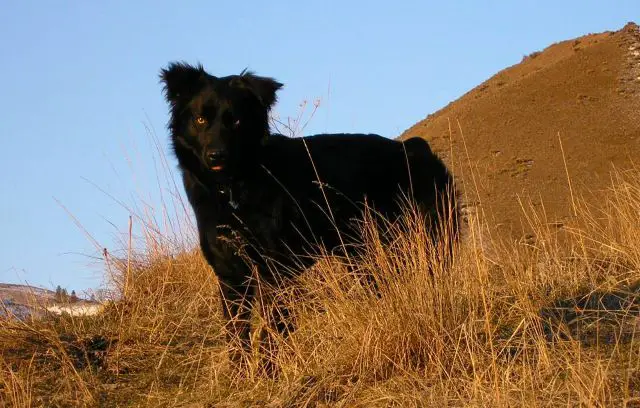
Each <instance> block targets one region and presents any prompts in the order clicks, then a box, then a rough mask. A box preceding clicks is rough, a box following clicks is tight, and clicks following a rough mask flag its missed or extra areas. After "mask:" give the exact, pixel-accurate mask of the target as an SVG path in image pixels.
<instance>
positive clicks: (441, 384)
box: [0, 171, 640, 407]
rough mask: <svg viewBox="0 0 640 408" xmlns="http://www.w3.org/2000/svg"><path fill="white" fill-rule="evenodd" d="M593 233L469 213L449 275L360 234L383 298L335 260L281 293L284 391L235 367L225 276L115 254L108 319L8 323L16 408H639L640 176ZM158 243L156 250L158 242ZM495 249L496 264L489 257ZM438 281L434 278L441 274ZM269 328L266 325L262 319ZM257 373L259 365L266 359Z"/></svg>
mask: <svg viewBox="0 0 640 408" xmlns="http://www.w3.org/2000/svg"><path fill="white" fill-rule="evenodd" d="M605 207H606V209H607V210H606V211H605V212H593V211H590V210H589V206H587V205H586V204H585V205H582V204H581V201H579V200H576V211H577V213H578V214H579V217H581V219H582V220H583V221H584V223H583V225H587V227H586V228H584V229H563V230H561V231H558V230H551V229H549V228H548V227H546V226H545V225H546V224H545V223H544V214H542V213H540V212H534V211H532V210H530V209H528V208H526V206H524V207H523V208H525V209H524V212H523V214H525V215H526V216H527V219H529V220H530V223H531V227H532V229H533V230H535V231H536V233H535V236H532V237H530V239H529V240H527V241H521V242H516V241H513V242H509V241H500V240H499V239H498V238H492V237H491V235H489V234H487V233H486V232H485V233H481V232H483V231H486V230H487V225H486V224H484V223H483V220H482V218H481V217H476V216H473V217H471V218H470V219H469V225H468V231H467V237H466V238H465V240H464V242H463V243H462V244H461V245H460V247H459V248H457V256H456V261H455V263H454V264H453V265H452V266H451V268H449V269H447V270H443V269H442V268H439V267H438V265H437V264H436V265H435V267H433V265H434V262H436V261H434V259H433V256H432V252H431V250H430V248H429V246H428V244H427V242H428V240H427V239H426V235H425V232H424V231H423V230H421V229H420V227H418V223H416V222H415V219H413V218H412V217H411V215H408V216H407V218H406V222H405V223H404V225H403V226H402V227H401V228H398V229H395V230H394V231H393V235H394V236H393V238H394V240H393V245H391V246H390V247H383V246H382V245H381V244H380V240H379V239H378V237H377V236H376V235H375V233H374V232H373V231H372V229H371V228H370V223H364V224H363V234H364V236H365V237H366V238H367V245H366V248H365V249H364V252H363V255H364V258H363V261H361V264H360V266H361V267H362V268H363V269H364V270H368V271H372V272H375V274H376V276H377V278H378V279H379V280H380V281H381V283H382V285H381V287H382V288H383V293H382V296H381V298H377V297H376V296H374V295H373V294H372V293H370V292H369V291H368V290H367V289H365V288H364V287H362V286H361V285H360V284H359V283H358V280H357V279H355V278H354V277H353V276H351V275H349V274H347V273H346V271H345V269H344V267H343V264H344V262H346V260H341V259H330V258H323V259H321V260H320V263H319V266H318V267H317V268H315V269H314V270H312V271H310V272H309V273H308V274H306V275H304V276H303V277H302V278H301V279H300V280H299V281H298V282H297V283H296V285H295V287H294V290H287V291H285V292H284V294H285V296H287V299H288V301H289V302H290V304H291V307H292V309H293V311H294V318H295V319H296V323H297V325H298V327H299V329H298V330H297V331H296V332H295V333H294V335H293V336H292V337H291V338H290V339H288V340H286V341H284V340H283V341H281V344H280V347H281V349H282V350H283V351H282V352H281V353H280V355H279V356H278V359H277V363H278V365H279V367H280V368H281V373H280V376H279V377H278V378H277V379H268V378H265V377H262V376H260V375H258V374H257V373H256V371H255V370H254V369H255V364H254V366H253V367H252V369H250V370H248V371H246V372H242V373H241V375H238V373H236V372H234V371H233V370H231V369H230V367H229V365H228V362H227V359H226V354H225V353H226V350H225V346H224V341H223V338H222V337H223V332H222V329H221V325H222V320H221V317H222V316H221V312H220V309H219V299H218V295H217V293H218V292H217V288H216V281H215V277H214V275H213V274H212V273H211V271H210V270H209V268H208V267H207V265H206V264H205V262H204V260H203V259H202V257H201V256H200V254H199V253H198V252H197V251H193V250H191V251H187V252H183V253H180V254H178V255H172V254H171V251H169V250H168V249H166V248H163V247H162V245H153V244H151V243H153V242H155V243H158V242H162V240H161V238H160V237H155V238H154V234H156V232H154V231H156V230H155V229H154V228H149V229H148V230H147V233H148V238H149V239H148V242H149V243H150V244H149V245H148V246H147V247H146V250H145V251H143V252H141V253H132V254H131V256H129V257H125V258H124V259H115V258H112V257H107V261H108V265H107V266H108V269H109V270H110V271H111V273H112V276H113V280H112V288H113V289H114V291H116V294H117V296H116V297H117V298H118V299H119V300H117V301H114V302H112V303H111V304H110V305H109V306H108V307H107V308H106V310H105V312H104V313H103V314H102V315H99V316H95V317H86V318H77V317H76V318H70V317H59V318H55V319H48V320H38V321H28V322H19V321H2V322H1V323H0V350H1V351H0V373H1V375H0V402H1V404H2V405H3V406H16V407H26V406H145V407H146V406H148V407H157V406H189V407H197V406H211V407H213V406H216V407H220V406H229V407H244V406H273V407H291V406H349V407H353V406H362V407H370V406H403V407H411V406H416V407H417V406H429V405H437V406H461V405H465V406H512V405H527V406H554V405H558V406H561V405H562V406H566V405H571V406H573V405H584V406H620V405H621V404H622V403H623V402H624V401H627V402H630V401H640V367H639V363H638V361H640V359H639V358H638V357H639V355H638V354H639V351H640V348H639V347H638V346H639V345H640V343H639V342H638V339H637V338H636V335H635V332H636V328H637V327H638V317H637V309H638V303H637V302H636V301H635V295H636V292H637V291H636V283H637V282H639V281H640V244H639V242H638V240H637V236H638V234H639V233H640V225H639V224H638V216H637V215H638V213H640V172H637V171H634V172H630V173H628V174H616V177H615V180H614V182H613V184H612V185H611V187H610V190H609V194H608V200H607V202H606V205H605ZM156 238H157V239H156ZM483 240H491V242H490V244H491V245H490V247H491V248H492V250H491V254H488V253H487V252H486V251H484V250H483V248H484V247H486V242H482V241H483ZM429 269H431V270H432V271H433V276H432V275H431V274H430V273H429V272H428V270H429ZM256 324H260V319H259V318H258V317H257V316H256ZM254 363H255V362H254Z"/></svg>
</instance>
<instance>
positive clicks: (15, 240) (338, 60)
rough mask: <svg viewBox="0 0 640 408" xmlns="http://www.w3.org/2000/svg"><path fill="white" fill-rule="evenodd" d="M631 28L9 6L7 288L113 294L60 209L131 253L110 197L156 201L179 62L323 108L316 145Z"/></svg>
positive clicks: (615, 15)
mask: <svg viewBox="0 0 640 408" xmlns="http://www.w3.org/2000/svg"><path fill="white" fill-rule="evenodd" d="M633 20H635V21H636V22H640V21H638V20H640V2H639V1H638V0H616V1H611V2H604V1H592V0H582V1H546V0H545V1H506V0H505V1H491V0H488V1H475V0H474V1H439V2H433V1H393V2H388V1H387V2H382V1H381V2H376V1H358V2H355V1H346V0H345V1H318V0H316V1H304V0H296V1H275V0H274V1H269V2H258V1H254V2H249V1H245V2H240V1H218V2H211V1H185V2H183V3H180V2H177V1H175V0H174V1H171V2H169V1H109V2H107V1H104V2H98V1H55V2H54V1H28V0H25V1H5V2H3V5H2V7H1V10H0V55H2V61H1V63H0V81H1V86H2V88H1V89H2V92H1V95H2V97H1V98H0V137H1V140H2V148H1V149H0V227H1V231H2V235H1V236H0V282H14V283H15V282H24V281H27V282H29V283H31V284H36V285H43V286H48V287H55V285H58V284H60V285H62V286H63V287H67V288H69V289H76V290H78V289H85V288H88V287H96V286H98V285H99V284H100V282H101V276H102V271H103V268H102V267H101V264H100V263H99V262H97V261H96V260H95V257H96V256H99V251H97V250H96V248H95V247H94V246H93V244H92V243H91V241H90V240H89V239H87V237H86V236H85V234H84V232H83V230H82V229H80V228H78V226H76V224H75V223H74V220H73V219H72V218H71V217H69V215H67V213H66V212H65V210H64V209H63V208H62V207H61V206H60V205H59V204H58V203H57V202H56V200H58V201H59V202H60V203H61V204H62V205H64V206H65V207H66V208H67V209H68V210H69V212H70V213H71V214H72V215H73V216H74V217H75V218H76V219H77V220H78V222H79V223H80V224H81V225H82V227H83V228H84V229H85V230H86V231H87V232H88V233H90V234H91V235H92V236H93V237H94V238H95V239H96V240H97V241H98V243H99V245H100V246H102V247H107V248H109V250H111V251H116V250H117V249H118V248H121V244H119V243H118V238H119V237H121V236H122V235H121V233H122V231H126V229H127V223H128V215H129V213H128V211H126V210H125V209H123V208H122V207H120V206H119V205H118V204H117V203H116V202H115V201H114V199H113V198H110V197H109V195H111V196H112V197H114V198H115V199H118V200H122V201H124V202H125V203H132V202H133V199H134V197H136V196H142V197H148V200H149V203H148V204H150V205H152V206H154V205H156V204H157V203H156V202H155V201H154V200H157V199H158V198H157V197H158V194H157V191H158V189H159V186H158V182H157V180H156V178H155V174H156V172H155V170H154V169H155V167H154V166H156V165H158V163H157V161H156V162H154V160H153V155H154V152H153V143H152V140H151V138H150V137H149V133H148V132H147V130H146V129H147V128H153V129H155V132H156V134H157V137H158V139H159V140H160V142H161V143H162V148H163V149H164V150H165V151H166V150H167V141H168V139H167V132H166V128H165V125H166V122H167V108H166V105H165V102H164V100H163V98H162V94H161V87H160V85H159V83H158V72H159V70H160V68H161V67H163V66H166V64H167V62H169V61H171V60H176V59H180V60H186V61H189V62H202V63H203V64H204V66H205V68H206V69H207V70H209V71H210V72H211V73H212V74H214V75H228V74H233V73H239V72H240V71H241V70H242V69H244V68H245V67H249V68H250V69H252V70H254V71H256V72H257V73H258V74H262V75H268V76H273V77H275V78H276V79H278V80H279V81H281V82H283V83H284V84H285V88H284V89H283V90H282V91H281V93H280V103H279V104H278V106H277V107H276V111H277V113H278V114H279V115H280V116H281V117H283V118H284V117H287V116H295V115H296V114H297V113H298V105H299V104H300V103H301V102H302V101H303V100H305V99H306V100H314V99H316V98H321V106H320V109H319V111H318V113H317V115H316V116H315V117H314V118H313V120H312V122H311V123H310V125H309V127H308V128H307V130H306V132H305V133H307V134H308V133H312V132H325V131H328V132H373V133H379V134H382V135H384V136H387V137H396V136H398V135H399V134H400V133H401V132H402V131H403V130H405V129H406V128H408V127H409V126H411V125H412V124H414V123H415V122H417V121H419V120H421V119H423V118H424V117H425V116H426V115H427V114H429V113H431V112H433V111H435V110H437V109H439V108H441V107H443V106H444V105H446V104H447V103H448V102H450V101H452V100H454V99H456V98H458V97H459V96H461V95H462V94H463V93H464V92H466V91H467V90H469V89H470V88H472V87H473V86H475V85H477V84H479V83H481V82H482V81H484V80H485V79H487V78H488V77H490V76H491V75H492V74H494V73H495V72H496V71H498V70H500V69H502V68H505V67H507V66H509V65H513V64H515V63H518V62H519V61H520V60H521V59H522V57H523V56H524V55H526V54H529V53H531V52H533V51H537V50H540V49H542V48H544V47H546V46H547V45H550V44H551V43H553V42H557V41H561V40H564V39H568V38H572V37H576V36H580V35H583V34H587V33H590V32H599V31H605V30H617V29H620V28H621V27H622V26H623V25H624V24H625V23H626V22H628V21H633ZM155 156H156V157H157V154H156V155H155ZM169 160H170V162H169V165H170V167H171V168H172V170H175V168H176V167H175V166H176V162H175V159H174V157H173V156H171V155H169ZM160 186H161V187H163V185H162V182H161V183H160ZM101 190H102V191H101Z"/></svg>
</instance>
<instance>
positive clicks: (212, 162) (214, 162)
mask: <svg viewBox="0 0 640 408" xmlns="http://www.w3.org/2000/svg"><path fill="white" fill-rule="evenodd" d="M205 160H206V162H207V167H209V169H211V170H213V171H220V170H222V169H224V165H225V161H226V155H225V154H224V153H223V152H221V151H218V150H210V151H208V152H207V153H206V154H205Z"/></svg>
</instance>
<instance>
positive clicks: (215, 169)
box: [211, 166, 222, 171]
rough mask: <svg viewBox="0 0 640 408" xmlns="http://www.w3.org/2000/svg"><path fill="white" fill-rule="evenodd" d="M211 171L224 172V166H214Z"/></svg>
mask: <svg viewBox="0 0 640 408" xmlns="http://www.w3.org/2000/svg"><path fill="white" fill-rule="evenodd" d="M211 170H213V171H219V170H222V166H212V167H211Z"/></svg>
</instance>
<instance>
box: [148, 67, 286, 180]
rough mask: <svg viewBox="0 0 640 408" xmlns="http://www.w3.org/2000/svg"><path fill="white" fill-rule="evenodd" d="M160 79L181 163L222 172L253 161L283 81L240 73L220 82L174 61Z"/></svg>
mask: <svg viewBox="0 0 640 408" xmlns="http://www.w3.org/2000/svg"><path fill="white" fill-rule="evenodd" d="M160 78H161V81H162V82H163V83H164V92H165V97H166V99H167V102H168V103H169V105H170V107H171V114H170V121H169V128H170V130H171V136H172V139H173V146H174V150H175V151H176V155H177V156H178V159H179V160H180V159H184V160H187V161H190V162H193V161H194V160H197V161H199V163H200V164H201V166H202V167H203V168H206V169H208V171H210V172H213V173H226V172H227V171H229V170H232V169H233V168H234V167H238V166H242V165H243V163H242V162H243V161H244V160H252V159H253V155H254V153H255V152H256V151H257V150H258V149H259V147H260V145H261V144H262V143H264V141H265V140H266V138H267V137H268V135H269V122H268V120H269V119H268V115H269V110H270V109H271V107H272V106H273V104H274V103H275V102H276V92H277V91H278V89H280V88H281V87H282V84H281V83H279V82H276V81H275V80H273V79H271V78H265V77H260V76H257V75H254V74H253V73H251V72H244V71H243V72H242V73H241V74H240V75H232V76H227V77H221V78H218V77H215V76H213V75H210V74H208V73H207V72H206V71H205V70H204V68H203V67H202V66H201V65H198V66H192V65H189V64H186V63H178V62H174V63H171V64H169V66H168V67H167V68H166V69H162V71H161V73H160ZM185 156H188V157H185Z"/></svg>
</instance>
